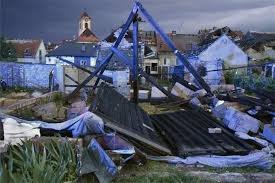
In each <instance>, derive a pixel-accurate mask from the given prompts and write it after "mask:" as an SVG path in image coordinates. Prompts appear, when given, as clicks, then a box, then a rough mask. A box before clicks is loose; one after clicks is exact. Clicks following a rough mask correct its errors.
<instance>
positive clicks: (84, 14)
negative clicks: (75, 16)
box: [80, 11, 91, 18]
mask: <svg viewBox="0 0 275 183" xmlns="http://www.w3.org/2000/svg"><path fill="white" fill-rule="evenodd" d="M83 17H89V18H91V17H90V16H89V15H88V13H87V12H86V11H84V12H83V13H82V14H81V15H80V18H83Z"/></svg>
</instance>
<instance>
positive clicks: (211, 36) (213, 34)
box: [198, 26, 244, 46]
mask: <svg viewBox="0 0 275 183" xmlns="http://www.w3.org/2000/svg"><path fill="white" fill-rule="evenodd" d="M224 34H225V35H227V36H228V37H229V38H230V39H231V40H233V41H234V42H238V41H240V40H242V39H243V37H244V34H243V32H242V31H235V30H231V29H230V28H229V27H228V26H225V27H222V28H217V27H213V28H212V29H205V30H199V32H198V36H199V38H200V45H201V46H202V45H206V44H209V43H212V42H214V41H215V40H216V39H218V38H219V37H221V36H222V35H224Z"/></svg>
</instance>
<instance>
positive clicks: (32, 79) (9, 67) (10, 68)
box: [0, 61, 56, 88]
mask: <svg viewBox="0 0 275 183" xmlns="http://www.w3.org/2000/svg"><path fill="white" fill-rule="evenodd" d="M52 70H53V71H54V73H56V66H55V65H47V64H30V63H18V62H3V61H0V78H1V79H3V80H4V81H5V82H6V83H7V84H8V86H10V87H13V86H22V87H28V88H47V87H48V86H49V74H50V72H51V71H52ZM54 76H55V75H54Z"/></svg>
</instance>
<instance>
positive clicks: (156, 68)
mask: <svg viewBox="0 0 275 183" xmlns="http://www.w3.org/2000/svg"><path fill="white" fill-rule="evenodd" d="M151 71H158V64H157V63H152V65H151Z"/></svg>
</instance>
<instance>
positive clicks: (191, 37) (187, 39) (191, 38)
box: [157, 33, 199, 52]
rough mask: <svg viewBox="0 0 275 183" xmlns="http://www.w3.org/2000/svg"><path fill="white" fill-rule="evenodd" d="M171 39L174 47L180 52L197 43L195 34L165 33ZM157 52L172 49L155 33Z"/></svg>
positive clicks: (197, 39) (197, 38) (189, 48)
mask: <svg viewBox="0 0 275 183" xmlns="http://www.w3.org/2000/svg"><path fill="white" fill-rule="evenodd" d="M167 35H168V36H169V38H170V39H171V40H172V41H173V43H174V44H175V46H176V48H177V49H179V50H180V51H182V52H186V51H189V50H191V48H192V46H194V45H197V44H199V37H198V35H195V34H172V33H169V34H167ZM157 50H158V52H171V51H172V50H171V49H170V48H169V47H168V46H167V45H166V44H165V43H164V41H163V40H162V39H161V37H160V36H159V35H157Z"/></svg>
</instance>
